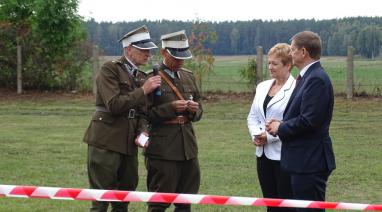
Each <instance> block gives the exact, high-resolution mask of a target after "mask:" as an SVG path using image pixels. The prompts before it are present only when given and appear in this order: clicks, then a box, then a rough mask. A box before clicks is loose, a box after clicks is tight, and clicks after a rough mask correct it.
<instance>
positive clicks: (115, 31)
mask: <svg viewBox="0 0 382 212" xmlns="http://www.w3.org/2000/svg"><path fill="white" fill-rule="evenodd" d="M143 24H145V25H147V26H148V27H149V29H150V33H151V36H152V37H153V39H154V41H155V42H156V43H158V44H159V42H158V41H159V38H160V35H161V34H165V33H169V32H174V31H178V30H182V29H185V30H186V31H187V33H190V32H191V30H192V26H193V24H194V22H191V21H189V22H183V21H167V20H163V21H146V20H143V21H136V22H118V23H111V22H101V23H97V22H95V21H94V20H89V21H87V22H86V27H87V30H88V32H89V38H90V40H91V41H92V42H94V43H95V44H97V45H98V46H99V47H100V48H101V49H103V51H104V54H105V55H119V54H120V52H121V48H120V44H118V43H117V40H118V39H119V38H120V37H121V36H122V35H123V34H125V33H127V32H128V31H130V30H131V29H133V28H136V27H138V26H141V25H143ZM205 24H206V25H207V26H208V30H209V31H211V32H214V33H215V34H216V38H215V39H209V40H206V43H205V46H206V47H207V48H210V49H211V50H212V52H213V54H214V55H243V54H254V53H256V47H257V46H262V47H263V48H264V51H265V52H267V51H268V50H269V48H270V47H272V46H273V45H274V44H275V43H277V42H287V43H288V42H289V40H290V38H291V36H292V35H294V34H295V33H297V32H299V31H303V30H311V31H314V32H317V33H318V34H319V35H320V36H321V38H322V42H323V55H331V56H334V55H336V56H340V55H346V49H347V46H348V45H352V46H353V47H355V51H356V54H359V55H361V56H364V57H368V58H373V57H377V56H379V55H380V53H381V52H382V17H353V18H343V19H332V20H314V19H311V20H289V21H262V20H252V21H236V22H205Z"/></svg>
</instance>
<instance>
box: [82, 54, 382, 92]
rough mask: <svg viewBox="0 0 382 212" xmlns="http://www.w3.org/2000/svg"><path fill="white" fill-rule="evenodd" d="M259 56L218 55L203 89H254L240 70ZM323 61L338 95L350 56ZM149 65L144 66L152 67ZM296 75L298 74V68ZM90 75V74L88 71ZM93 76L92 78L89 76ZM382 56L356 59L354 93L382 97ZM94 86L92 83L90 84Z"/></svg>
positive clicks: (343, 84)
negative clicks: (374, 58) (250, 60)
mask: <svg viewBox="0 0 382 212" xmlns="http://www.w3.org/2000/svg"><path fill="white" fill-rule="evenodd" d="M254 57H256V55H242V56H215V63H214V70H213V71H212V72H211V73H209V74H208V75H206V76H204V78H203V81H202V83H203V84H202V90H203V91H204V92H209V91H212V92H251V91H253V90H254V88H251V87H250V86H248V83H247V82H248V80H246V79H242V77H241V76H240V70H241V69H242V68H243V67H245V66H246V65H247V63H248V59H249V58H254ZM115 58H119V56H104V57H101V58H100V64H102V63H104V62H105V61H106V60H110V59H115ZM321 63H322V65H323V67H324V68H325V70H326V71H327V72H328V74H329V76H330V78H331V80H332V83H333V87H334V92H335V93H337V94H340V93H341V94H344V93H346V71H347V69H346V67H347V62H346V57H323V58H321ZM149 68H150V67H149V65H146V66H144V67H142V69H143V70H146V69H149ZM263 69H264V79H268V77H267V76H269V74H268V71H267V70H268V65H267V64H266V56H264V64H263ZM292 74H293V76H296V75H297V69H296V68H294V69H293V72H292ZM88 75H89V76H90V74H88ZM87 78H88V79H91V77H87ZM381 79H382V58H379V59H376V60H367V59H356V60H355V61H354V92H355V93H357V94H368V95H373V96H382V83H381ZM86 84H88V85H92V84H91V83H86Z"/></svg>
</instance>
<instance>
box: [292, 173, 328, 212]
mask: <svg viewBox="0 0 382 212" xmlns="http://www.w3.org/2000/svg"><path fill="white" fill-rule="evenodd" d="M330 173H331V172H330V171H329V172H318V173H311V174H295V173H294V174H293V173H292V174H291V184H292V191H293V198H294V199H299V200H313V201H325V192H326V182H327V181H328V178H329V175H330ZM297 211H299V212H320V211H325V210H324V209H309V208H299V209H297Z"/></svg>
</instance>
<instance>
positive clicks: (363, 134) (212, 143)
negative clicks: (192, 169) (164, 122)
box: [0, 95, 382, 212]
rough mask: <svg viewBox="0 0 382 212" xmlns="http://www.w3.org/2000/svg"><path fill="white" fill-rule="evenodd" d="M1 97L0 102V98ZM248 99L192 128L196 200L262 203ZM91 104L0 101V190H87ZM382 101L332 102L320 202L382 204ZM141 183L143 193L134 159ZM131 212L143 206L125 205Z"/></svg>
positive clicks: (75, 207) (209, 104)
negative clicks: (330, 153)
mask: <svg viewBox="0 0 382 212" xmlns="http://www.w3.org/2000/svg"><path fill="white" fill-rule="evenodd" d="M0 96H1V95H0ZM251 98H252V97H245V96H243V97H237V96H236V97H227V98H222V99H220V100H217V101H212V100H208V101H205V102H204V110H205V112H204V117H203V119H202V120H201V121H200V122H199V123H196V124H195V129H196V133H197V137H198V142H199V152H200V154H199V159H200V165H201V171H202V184H201V187H200V193H202V194H211V195H212V194H214V195H228V196H229V195H234V196H247V197H253V196H256V197H261V191H260V188H259V184H258V181H257V177H256V163H255V156H254V149H255V148H254V146H253V145H252V144H251V142H250V139H249V136H248V132H247V127H246V116H247V113H248V111H249V107H250V103H251V101H252V99H251ZM93 102H94V100H93V98H92V97H90V96H87V97H83V96H81V97H79V96H76V95H73V96H72V95H67V96H62V95H61V96H60V97H57V98H55V97H51V96H50V97H44V95H42V96H28V95H27V96H24V97H22V98H2V99H0V120H1V121H0V152H1V154H0V184H9V185H35V186H52V187H73V188H87V187H88V183H87V172H86V145H85V144H84V143H82V141H81V140H82V136H83V133H84V131H85V129H86V127H87V125H88V123H89V120H90V116H91V114H92V112H93V110H94V108H93ZM381 104H382V99H381V98H379V99H378V98H376V99H374V98H369V99H355V100H353V101H349V100H345V99H343V98H341V97H338V98H336V101H335V109H334V110H335V111H334V117H333V121H332V125H331V136H332V139H333V141H334V151H335V154H336V160H337V169H336V170H335V171H334V173H333V174H332V176H331V177H330V179H329V185H328V192H327V200H328V201H334V202H336V201H343V202H355V203H375V204H381V203H382V183H381V182H382V163H381V161H382V154H381V152H382V139H381V136H382V133H381V129H382V121H381V117H382V107H381ZM139 158H140V182H139V186H138V188H137V190H139V191H146V186H145V174H146V171H145V168H144V166H143V163H142V159H143V156H142V155H140V156H139ZM88 206H89V202H87V201H64V200H46V199H20V198H0V211H28V212H29V211H87V209H88ZM194 208H195V211H264V208H263V207H247V206H240V207H239V206H227V207H221V206H208V205H200V206H199V205H198V206H194ZM131 210H132V211H145V210H146V204H144V203H131Z"/></svg>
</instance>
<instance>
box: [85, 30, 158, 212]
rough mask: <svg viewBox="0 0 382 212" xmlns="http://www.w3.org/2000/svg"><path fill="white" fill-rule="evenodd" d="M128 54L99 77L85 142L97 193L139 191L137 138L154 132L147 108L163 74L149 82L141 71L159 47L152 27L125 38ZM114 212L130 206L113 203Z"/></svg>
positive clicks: (98, 206) (96, 205) (102, 207)
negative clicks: (151, 30) (94, 106)
mask: <svg viewBox="0 0 382 212" xmlns="http://www.w3.org/2000/svg"><path fill="white" fill-rule="evenodd" d="M120 42H121V43H122V46H123V56H122V57H121V58H120V59H117V60H112V61H108V62H106V63H105V64H104V65H103V66H102V68H101V70H100V72H99V73H98V75H97V78H96V84H97V94H96V103H95V105H96V108H95V113H94V115H93V117H92V119H91V122H90V125H89V127H88V129H87V131H86V133H85V136H84V139H83V141H84V142H85V143H87V144H88V162H87V166H88V176H89V184H90V188H92V189H113V190H130V191H131V190H135V188H136V187H137V184H138V160H137V144H136V138H137V136H138V135H140V134H146V135H147V133H148V129H147V120H146V118H144V116H142V115H141V114H144V111H142V108H145V107H146V106H147V97H146V95H148V94H149V93H150V92H152V91H153V90H154V89H155V88H157V87H158V86H159V85H160V83H161V79H160V77H159V76H154V77H151V78H148V79H147V80H146V78H147V76H146V74H145V73H144V72H142V71H140V70H139V69H138V67H139V66H140V65H142V64H145V63H146V62H147V60H148V58H149V56H150V49H154V48H157V46H156V45H155V44H154V43H153V42H152V41H151V39H150V34H149V31H148V29H147V27H146V26H142V27H140V28H138V29H135V30H133V31H131V32H129V33H127V34H126V35H124V36H123V37H122V38H121V40H120ZM108 205H109V202H97V201H93V202H92V207H91V209H90V211H107V208H108ZM111 205H112V211H127V203H121V202H111Z"/></svg>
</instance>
